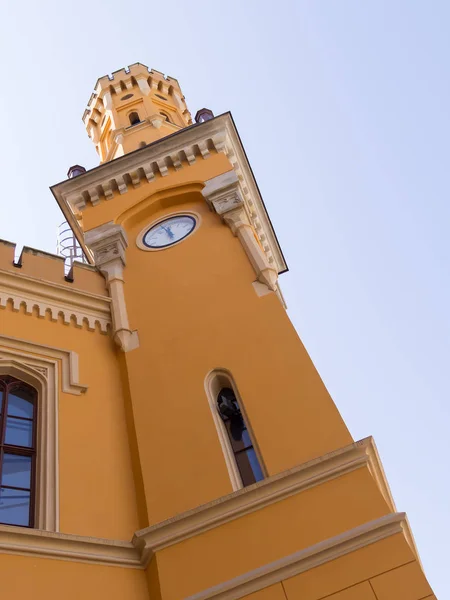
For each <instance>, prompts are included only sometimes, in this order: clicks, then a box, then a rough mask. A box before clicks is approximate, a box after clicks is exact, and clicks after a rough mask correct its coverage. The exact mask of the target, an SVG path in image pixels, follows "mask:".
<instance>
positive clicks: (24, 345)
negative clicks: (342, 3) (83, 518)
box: [0, 335, 87, 531]
mask: <svg viewBox="0 0 450 600" xmlns="http://www.w3.org/2000/svg"><path fill="white" fill-rule="evenodd" d="M77 359H78V357H77V355H76V354H75V353H73V352H69V351H65V350H59V349H56V348H51V347H50V346H44V345H40V344H34V343H31V342H26V341H24V340H19V339H17V338H12V337H8V336H5V335H0V373H1V374H9V375H12V376H14V377H17V378H18V379H21V380H22V381H25V382H26V383H28V384H30V385H31V386H33V387H34V388H35V389H36V390H37V392H38V421H37V446H36V447H37V464H36V503H35V504H36V507H35V527H36V528H39V529H42V530H46V531H58V529H59V466H58V390H59V373H58V370H59V369H58V363H59V362H61V375H62V389H63V391H65V392H67V393H70V394H76V395H79V394H80V393H82V392H85V391H86V389H87V388H86V386H81V385H80V384H78V360H77Z"/></svg>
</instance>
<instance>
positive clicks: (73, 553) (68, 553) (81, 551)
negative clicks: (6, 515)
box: [0, 525, 142, 569]
mask: <svg viewBox="0 0 450 600" xmlns="http://www.w3.org/2000/svg"><path fill="white" fill-rule="evenodd" d="M0 552H1V553H4V554H19V555H22V556H33V557H35V558H38V557H39V558H54V559H58V560H64V561H76V562H83V563H91V564H101V565H109V566H112V567H132V568H135V569H136V568H137V569H141V568H142V564H141V561H140V559H139V554H138V552H137V551H136V549H135V548H134V547H133V545H132V544H131V543H130V542H123V541H120V540H105V539H100V538H93V537H85V536H78V535H70V534H64V533H50V532H47V531H39V530H36V529H25V528H23V527H10V526H8V525H0Z"/></svg>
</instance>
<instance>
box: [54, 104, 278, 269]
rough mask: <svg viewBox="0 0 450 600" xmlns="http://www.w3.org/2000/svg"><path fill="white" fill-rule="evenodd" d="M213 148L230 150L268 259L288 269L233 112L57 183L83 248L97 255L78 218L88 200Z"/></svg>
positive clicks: (191, 160) (201, 156)
mask: <svg viewBox="0 0 450 600" xmlns="http://www.w3.org/2000/svg"><path fill="white" fill-rule="evenodd" d="M211 149H214V150H215V151H216V152H222V153H225V154H226V156H227V157H228V158H229V160H230V162H231V164H232V167H233V170H234V171H235V173H236V175H237V178H238V189H239V193H240V196H241V197H242V200H243V202H244V205H245V210H246V213H247V215H248V217H249V219H250V222H251V224H252V227H253V228H254V231H255V232H256V235H257V236H258V239H259V242H260V243H261V247H262V249H263V252H264V253H265V255H266V258H267V261H268V263H269V265H270V266H271V267H273V268H274V269H275V270H276V271H277V272H278V273H280V272H283V271H285V270H286V269H287V266H286V263H285V260H284V258H283V254H282V251H281V248H280V246H279V244H278V241H277V238H276V236H275V232H274V230H273V227H272V225H271V223H270V219H269V216H268V214H267V210H266V208H265V206H264V203H263V200H262V198H261V195H260V193H259V190H258V187H257V184H256V181H255V179H254V177H253V173H252V171H251V167H250V165H249V163H248V160H247V158H246V155H245V151H244V148H243V147H242V144H241V141H240V139H239V135H238V133H237V131H236V128H235V125H234V122H233V119H232V117H231V115H230V113H225V114H223V115H220V116H218V117H215V118H214V119H210V120H209V121H205V122H204V123H201V124H196V125H193V126H191V127H186V128H184V129H181V130H180V131H178V132H176V133H174V134H172V135H168V136H166V137H164V138H162V139H161V140H158V141H157V142H153V143H151V144H148V145H147V146H145V147H144V148H141V149H139V150H137V151H135V152H131V153H129V154H126V155H125V156H122V157H120V158H117V159H115V160H113V161H111V162H107V163H104V164H102V165H100V166H99V167H97V168H95V169H92V170H90V171H88V172H87V173H84V174H83V175H80V176H78V177H76V178H73V179H69V180H67V181H64V182H62V183H60V184H58V185H55V186H53V187H52V192H53V194H54V195H55V197H56V199H57V201H58V203H59V205H60V207H61V209H62V211H63V213H64V215H65V217H66V219H67V220H68V221H69V223H70V225H71V226H72V228H73V230H74V231H75V233H76V234H77V237H78V239H79V242H80V243H81V245H82V247H83V249H85V250H86V252H87V254H88V255H89V256H91V255H90V253H89V251H88V250H87V248H86V245H85V243H84V241H83V236H82V233H81V230H80V227H79V225H78V222H77V219H76V218H75V215H76V214H78V213H80V212H82V211H83V209H84V207H85V206H86V203H88V202H102V201H107V200H108V199H110V198H111V197H112V194H114V193H119V192H120V193H122V194H123V193H127V191H128V188H129V186H127V184H126V182H127V181H131V174H132V173H138V174H139V177H140V178H142V179H143V180H144V181H148V182H151V181H152V180H153V179H154V178H155V176H158V175H160V176H166V175H168V169H169V168H170V167H174V168H177V169H180V168H189V166H190V165H192V164H194V163H195V162H196V160H202V159H203V160H206V159H208V157H209V156H210V151H211ZM93 192H94V195H92V193H93Z"/></svg>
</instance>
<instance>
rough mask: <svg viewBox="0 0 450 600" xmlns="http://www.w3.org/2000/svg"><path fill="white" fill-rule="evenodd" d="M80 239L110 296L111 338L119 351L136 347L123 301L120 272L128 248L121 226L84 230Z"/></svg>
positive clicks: (135, 336) (123, 294) (102, 226)
mask: <svg viewBox="0 0 450 600" xmlns="http://www.w3.org/2000/svg"><path fill="white" fill-rule="evenodd" d="M84 239H85V241H86V244H87V246H88V247H89V248H90V249H91V250H92V252H93V254H94V259H95V265H96V267H98V269H99V270H100V272H101V273H102V275H103V276H104V277H105V279H106V284H107V286H108V290H109V294H110V296H111V305H112V306H111V308H112V321H113V338H114V341H115V342H116V344H117V345H118V346H119V348H120V349H121V350H123V352H129V351H130V350H134V349H135V348H137V347H138V346H139V339H138V335H137V331H131V329H130V325H129V322H128V313H127V306H126V302H125V290H124V278H123V271H124V267H125V264H126V262H125V250H126V248H127V246H128V242H127V236H126V234H125V230H124V229H123V227H122V226H121V225H115V224H114V223H107V224H106V225H101V226H100V227H96V228H95V229H92V230H90V231H88V232H87V233H86V234H85V236H84Z"/></svg>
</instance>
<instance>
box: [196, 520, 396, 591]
mask: <svg viewBox="0 0 450 600" xmlns="http://www.w3.org/2000/svg"><path fill="white" fill-rule="evenodd" d="M405 517H406V515H405V513H393V514H390V515H386V516H384V517H380V518H379V519H376V520H374V521H370V522H369V523H364V525H360V526H359V527H355V528H354V529H350V530H349V531H345V532H344V533H341V534H339V535H337V536H335V537H332V538H329V539H327V540H324V541H322V542H319V543H318V544H314V545H313V546H309V547H308V548H305V549H303V550H299V551H298V552H295V553H294V554H291V555H289V556H286V557H284V558H281V559H279V560H276V561H274V562H272V563H269V564H267V565H264V566H262V567H259V568H258V569H254V570H253V571H249V572H247V573H244V574H243V575H240V576H239V577H235V578H234V579H230V580H228V581H225V582H223V583H220V584H218V585H216V586H214V587H211V588H209V589H207V590H203V591H201V592H198V593H197V594H193V595H192V596H189V597H188V598H186V600H210V599H214V600H237V599H238V598H243V597H244V596H247V595H249V594H252V593H254V592H257V591H258V590H261V589H264V588H266V587H268V586H270V585H274V584H276V583H280V582H281V581H283V580H285V579H288V578H290V577H295V576H296V575H299V574H300V573H304V572H305V571H309V570H310V569H314V568H316V567H319V566H320V565H323V564H325V563H327V562H330V561H332V560H336V559H337V558H340V557H341V556H345V555H346V554H350V553H351V552H356V551H357V550H360V549H361V548H365V547H366V546H369V545H370V544H374V543H376V542H379V541H381V540H384V539H386V538H388V537H391V536H393V535H396V534H398V533H402V534H404V533H405V528H407V527H408V526H407V522H406V518H405Z"/></svg>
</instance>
